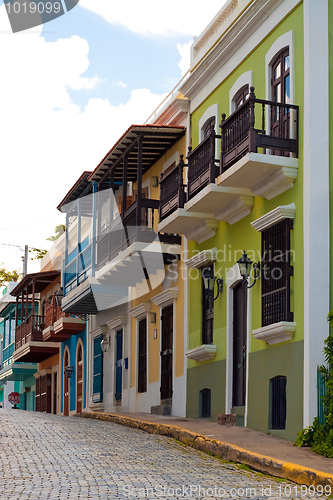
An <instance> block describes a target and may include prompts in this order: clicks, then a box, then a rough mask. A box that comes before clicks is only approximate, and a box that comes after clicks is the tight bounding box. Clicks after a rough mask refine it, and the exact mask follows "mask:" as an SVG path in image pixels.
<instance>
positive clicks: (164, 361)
mask: <svg viewBox="0 0 333 500" xmlns="http://www.w3.org/2000/svg"><path fill="white" fill-rule="evenodd" d="M161 344H162V345H161V389H160V390H161V400H162V401H163V400H165V399H170V398H172V352H173V305H171V306H168V307H164V308H163V309H162V339H161Z"/></svg>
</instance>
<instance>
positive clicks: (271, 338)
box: [252, 321, 296, 345]
mask: <svg viewBox="0 0 333 500" xmlns="http://www.w3.org/2000/svg"><path fill="white" fill-rule="evenodd" d="M295 331H296V323H294V322H289V321H280V322H279V323H273V324H272V325H267V326H263V327H262V328H257V329H256V330H252V335H253V337H254V338H255V339H258V340H264V341H265V342H267V344H270V345H273V344H279V343H281V342H286V341H288V340H291V339H292V337H293V335H294V333H295Z"/></svg>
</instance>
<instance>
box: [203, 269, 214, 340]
mask: <svg viewBox="0 0 333 500" xmlns="http://www.w3.org/2000/svg"><path fill="white" fill-rule="evenodd" d="M205 267H206V268H207V266H205ZM209 269H210V270H211V271H212V272H214V267H213V265H210V266H209ZM201 290H202V292H201V296H202V339H201V340H202V343H203V344H212V343H213V323H214V301H213V300H207V299H206V294H205V287H204V280H203V278H202V277H201Z"/></svg>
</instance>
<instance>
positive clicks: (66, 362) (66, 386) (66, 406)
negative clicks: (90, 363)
mask: <svg viewBox="0 0 333 500" xmlns="http://www.w3.org/2000/svg"><path fill="white" fill-rule="evenodd" d="M67 366H69V354H68V350H67V349H66V351H65V355H64V368H67ZM64 415H65V416H67V417H68V415H69V379H68V378H67V377H66V375H65V372H64Z"/></svg>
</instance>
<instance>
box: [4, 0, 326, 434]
mask: <svg viewBox="0 0 333 500" xmlns="http://www.w3.org/2000/svg"><path fill="white" fill-rule="evenodd" d="M331 18H332V5H331V2H330V1H329V2H327V1H323V2H318V1H315V0H303V1H302V0H279V1H276V0H228V1H227V2H226V3H225V5H224V6H223V7H222V9H221V10H220V12H219V13H218V14H217V16H216V17H215V18H214V19H213V20H212V21H211V23H210V24H209V25H208V27H207V28H206V29H205V30H204V32H203V33H202V34H201V35H200V36H199V37H198V38H196V39H195V41H194V43H193V45H192V50H191V67H190V73H189V76H188V77H187V78H186V79H185V80H184V81H183V83H182V84H181V86H180V87H179V90H178V92H177V93H176V94H173V95H172V96H170V98H169V100H168V101H167V102H166V104H164V106H163V107H162V108H161V109H159V110H158V111H157V112H156V113H155V114H154V115H153V116H152V117H151V118H150V119H149V124H147V123H146V124H143V125H140V126H139V125H132V126H131V127H129V128H128V129H127V130H126V131H125V132H124V133H123V135H122V136H121V137H120V139H119V140H118V141H117V142H116V143H115V144H114V145H113V146H112V148H111V149H110V151H108V152H107V154H106V155H105V157H104V158H103V159H102V160H101V161H100V163H99V164H98V166H97V168H95V169H94V170H92V171H89V172H83V173H82V174H81V175H80V177H79V178H78V180H77V182H76V183H75V184H74V186H72V187H71V188H69V190H68V192H67V194H66V195H65V197H64V198H63V200H62V201H61V202H60V204H59V206H58V210H60V211H61V212H63V213H65V214H66V232H65V234H64V235H63V236H61V238H59V240H58V241H57V242H56V244H55V246H54V247H53V249H52V250H51V251H50V252H48V254H47V255H46V257H44V259H43V261H42V268H41V272H40V273H36V274H31V275H27V276H25V277H24V278H23V279H22V281H21V282H20V283H18V284H16V285H15V286H14V284H10V289H8V290H7V291H6V292H5V294H4V296H3V298H2V300H0V308H1V309H0V314H1V318H3V321H2V323H1V324H0V328H2V330H1V332H2V342H3V349H2V352H3V362H2V369H1V371H0V381H1V380H3V381H7V382H6V385H3V386H2V392H1V389H0V394H4V393H5V391H6V390H7V392H8V390H12V389H13V390H14V386H13V385H12V386H10V385H9V384H10V383H11V384H17V385H16V386H15V389H17V391H19V392H20V394H24V395H25V397H23V398H22V401H23V400H24V401H25V402H24V403H22V408H23V407H25V408H26V409H30V410H32V409H36V410H37V411H50V412H54V413H61V414H64V415H72V414H75V413H78V412H81V411H108V412H145V413H158V414H163V415H176V416H187V417H190V418H209V419H213V420H215V421H216V420H217V418H218V416H219V415H222V417H221V418H222V420H223V415H228V417H225V418H229V420H230V419H231V421H233V420H234V422H235V424H236V425H244V426H248V427H251V428H253V429H257V430H260V431H263V432H270V433H272V434H274V435H277V436H280V437H284V438H286V439H291V440H293V439H295V437H296V434H297V432H298V431H299V430H300V429H302V428H303V427H304V426H307V425H310V424H311V423H312V420H313V418H314V417H315V416H316V415H317V411H318V410H317V407H318V403H319V399H318V390H317V366H318V365H320V364H322V362H323V353H322V351H323V342H324V339H325V338H326V337H327V336H328V334H329V330H328V325H327V322H326V316H327V313H328V311H329V310H330V306H331V295H330V281H331V270H330V265H329V263H330V256H331V254H330V252H331V250H330V235H331V218H330V212H331V208H330V203H329V194H330V191H331V178H330V175H329V164H330V154H329V153H330V151H329V143H330V141H329V138H330V134H331V129H330V127H329V125H330V120H329V118H330V100H329V82H330V78H331V74H330V65H329V61H330V56H331V45H332V41H331V39H330V38H329V32H328V25H329V22H330V20H331ZM120 132H121V131H120ZM9 292H10V293H11V296H9ZM9 297H12V298H9ZM15 298H16V305H15V303H14V301H15ZM14 317H15V318H16V323H15V324H16V330H15V340H14V337H13V332H14V328H15V326H14V322H13V321H14V319H13V318H14ZM23 363H24V364H23ZM34 363H35V364H36V363H38V365H34ZM9 367H10V368H9ZM6 370H7V371H6ZM10 370H11V373H12V374H9V371H10ZM32 375H33V378H32ZM3 401H4V399H3ZM230 415H231V417H230Z"/></svg>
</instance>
